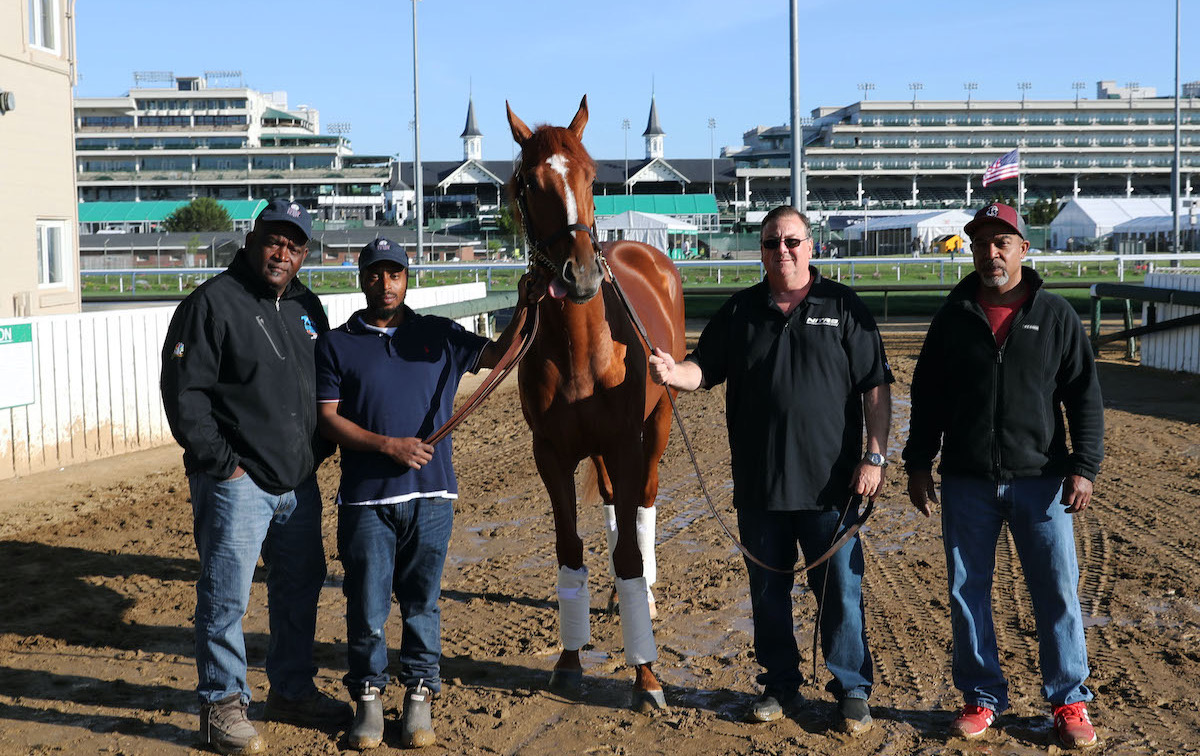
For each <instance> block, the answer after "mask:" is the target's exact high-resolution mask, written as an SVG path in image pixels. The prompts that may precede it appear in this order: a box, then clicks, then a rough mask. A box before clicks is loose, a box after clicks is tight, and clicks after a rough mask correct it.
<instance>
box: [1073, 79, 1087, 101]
mask: <svg viewBox="0 0 1200 756" xmlns="http://www.w3.org/2000/svg"><path fill="white" fill-rule="evenodd" d="M1086 86H1087V84H1084V83H1083V82H1082V81H1074V82H1071V89H1074V90H1075V107H1079V90H1081V89H1083V88H1084V87H1086Z"/></svg>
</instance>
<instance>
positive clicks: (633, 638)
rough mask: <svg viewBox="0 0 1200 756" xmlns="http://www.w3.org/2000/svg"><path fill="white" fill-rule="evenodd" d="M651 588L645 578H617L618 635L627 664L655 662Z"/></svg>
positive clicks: (655, 646)
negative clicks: (618, 600) (619, 624)
mask: <svg viewBox="0 0 1200 756" xmlns="http://www.w3.org/2000/svg"><path fill="white" fill-rule="evenodd" d="M649 593H650V588H649V587H648V586H647V585H646V578H644V577H636V578H629V579H628V580H622V579H621V578H617V595H618V596H619V597H620V600H621V636H622V638H623V639H624V641H625V661H626V662H627V663H629V664H630V665H633V664H647V663H649V662H652V661H656V660H657V659H658V646H657V645H656V644H655V643H654V629H653V628H652V627H651V626H650V604H649V602H648V601H647V596H648V594H649Z"/></svg>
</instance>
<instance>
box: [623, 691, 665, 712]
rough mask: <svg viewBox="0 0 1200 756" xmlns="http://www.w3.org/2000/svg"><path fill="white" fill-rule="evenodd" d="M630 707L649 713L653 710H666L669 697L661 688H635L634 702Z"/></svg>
mask: <svg viewBox="0 0 1200 756" xmlns="http://www.w3.org/2000/svg"><path fill="white" fill-rule="evenodd" d="M630 708H631V709H633V710H634V711H637V712H640V713H642V714H649V713H651V712H653V711H665V710H666V708H667V698H666V696H664V695H663V692H662V691H661V690H635V691H633V702H632V704H631V705H630Z"/></svg>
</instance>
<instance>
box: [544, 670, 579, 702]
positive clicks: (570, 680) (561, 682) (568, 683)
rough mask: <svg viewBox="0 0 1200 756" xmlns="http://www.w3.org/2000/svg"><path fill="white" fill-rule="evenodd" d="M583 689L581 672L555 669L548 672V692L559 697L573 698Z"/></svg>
mask: <svg viewBox="0 0 1200 756" xmlns="http://www.w3.org/2000/svg"><path fill="white" fill-rule="evenodd" d="M582 687H583V670H581V669H555V670H553V671H551V672H550V690H551V692H554V693H557V694H559V695H560V696H566V697H568V698H575V697H577V696H578V695H579V690H580V688H582Z"/></svg>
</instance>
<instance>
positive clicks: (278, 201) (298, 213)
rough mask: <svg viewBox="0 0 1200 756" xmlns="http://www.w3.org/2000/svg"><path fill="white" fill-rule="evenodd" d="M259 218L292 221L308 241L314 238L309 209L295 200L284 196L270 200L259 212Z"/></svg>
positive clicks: (268, 220)
mask: <svg viewBox="0 0 1200 756" xmlns="http://www.w3.org/2000/svg"><path fill="white" fill-rule="evenodd" d="M257 220H258V221H259V222H271V221H275V222H278V223H290V224H292V225H293V226H295V227H296V228H298V229H300V233H302V234H304V239H305V240H306V241H307V240H308V239H311V238H312V217H310V216H309V214H308V211H307V210H305V209H304V208H303V207H301V206H300V205H298V204H296V203H295V202H292V201H290V200H285V199H283V198H282V197H277V198H275V199H273V200H271V201H270V202H268V203H267V206H266V207H264V208H263V211H262V212H261V213H259V214H258V218H257Z"/></svg>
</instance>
